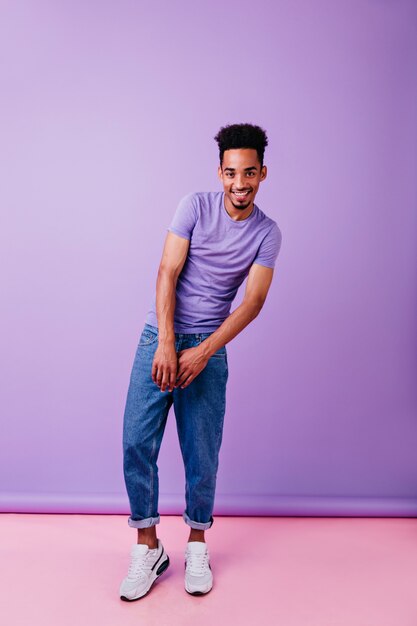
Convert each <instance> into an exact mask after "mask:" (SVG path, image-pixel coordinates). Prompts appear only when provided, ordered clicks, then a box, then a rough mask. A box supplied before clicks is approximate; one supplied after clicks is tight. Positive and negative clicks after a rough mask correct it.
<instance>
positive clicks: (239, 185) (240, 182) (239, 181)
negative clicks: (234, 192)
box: [235, 174, 246, 190]
mask: <svg viewBox="0 0 417 626" xmlns="http://www.w3.org/2000/svg"><path fill="white" fill-rule="evenodd" d="M235 187H236V189H238V190H243V189H246V187H245V181H244V177H243V174H237V175H236V178H235Z"/></svg>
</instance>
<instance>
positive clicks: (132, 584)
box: [120, 539, 169, 601]
mask: <svg viewBox="0 0 417 626" xmlns="http://www.w3.org/2000/svg"><path fill="white" fill-rule="evenodd" d="M130 556H131V561H130V565H129V571H128V574H127V576H126V578H125V579H124V580H123V581H122V584H121V585H120V598H121V599H122V600H128V601H131V600H139V598H142V597H143V596H144V595H146V594H147V593H148V591H149V590H150V588H151V587H152V585H153V583H154V582H155V580H156V579H157V578H158V576H160V575H161V574H162V573H163V572H164V571H165V570H166V569H167V567H168V565H169V556H168V555H167V553H166V552H165V550H164V546H163V545H162V543H161V540H160V539H158V547H157V548H154V549H153V550H150V549H149V547H148V546H147V545H145V544H142V543H135V544H133V545H132V548H131V551H130Z"/></svg>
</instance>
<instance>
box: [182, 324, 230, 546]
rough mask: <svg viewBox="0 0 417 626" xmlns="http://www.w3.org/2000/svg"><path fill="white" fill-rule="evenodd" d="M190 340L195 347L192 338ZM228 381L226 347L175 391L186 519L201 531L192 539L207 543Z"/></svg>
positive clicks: (211, 518) (184, 515) (191, 525)
mask: <svg viewBox="0 0 417 626" xmlns="http://www.w3.org/2000/svg"><path fill="white" fill-rule="evenodd" d="M193 337H195V335H194V336H193ZM188 341H189V342H190V343H191V345H192V340H191V338H190V340H188ZM197 344H198V341H196V340H194V345H197ZM191 345H188V346H183V348H186V347H191ZM227 378H228V366H227V354H226V349H225V347H223V348H221V349H220V350H218V352H216V354H215V355H213V356H212V357H210V359H209V362H208V363H207V365H206V367H205V368H204V370H203V371H202V372H201V373H200V374H199V375H198V376H197V378H195V380H193V382H192V383H191V384H190V385H189V386H188V387H186V388H185V389H181V388H176V389H174V392H173V396H174V409H175V416H176V422H177V431H178V437H179V441H180V447H181V453H182V457H183V461H184V466H185V477H186V494H185V497H186V510H185V511H184V514H183V518H184V521H185V522H186V523H187V524H188V525H189V526H190V527H191V529H193V530H195V531H200V533H198V532H197V533H192V534H190V537H191V536H192V537H193V538H195V539H192V540H197V541H201V540H204V531H205V530H206V529H208V528H210V527H211V526H212V524H213V517H212V512H213V507H214V496H215V488H216V477H217V469H218V457H219V450H220V446H221V442H222V435H223V421H224V414H225V409H226V383H227ZM197 537H198V538H197Z"/></svg>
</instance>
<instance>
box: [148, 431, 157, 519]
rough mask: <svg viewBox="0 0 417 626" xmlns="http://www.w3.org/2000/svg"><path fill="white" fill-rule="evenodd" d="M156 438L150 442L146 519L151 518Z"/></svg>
mask: <svg viewBox="0 0 417 626" xmlns="http://www.w3.org/2000/svg"><path fill="white" fill-rule="evenodd" d="M156 438H157V436H155V437H154V438H153V440H152V450H151V454H150V459H149V463H150V469H151V479H150V481H149V509H148V511H149V515H148V517H153V515H152V500H153V485H154V467H153V458H154V454H155V450H156Z"/></svg>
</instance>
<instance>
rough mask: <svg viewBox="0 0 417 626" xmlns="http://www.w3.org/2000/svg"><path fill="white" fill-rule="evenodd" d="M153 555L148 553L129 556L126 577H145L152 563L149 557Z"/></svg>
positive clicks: (132, 578)
mask: <svg viewBox="0 0 417 626" xmlns="http://www.w3.org/2000/svg"><path fill="white" fill-rule="evenodd" d="M151 556H153V555H150V554H149V553H146V554H134V555H133V556H132V558H131V561H130V564H129V571H128V573H127V577H128V578H130V579H131V580H137V579H139V580H143V579H145V578H147V576H148V573H149V572H150V570H151V568H152V565H151V561H152V559H151V558H150V557H151Z"/></svg>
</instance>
